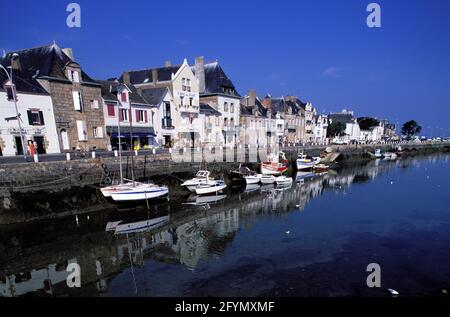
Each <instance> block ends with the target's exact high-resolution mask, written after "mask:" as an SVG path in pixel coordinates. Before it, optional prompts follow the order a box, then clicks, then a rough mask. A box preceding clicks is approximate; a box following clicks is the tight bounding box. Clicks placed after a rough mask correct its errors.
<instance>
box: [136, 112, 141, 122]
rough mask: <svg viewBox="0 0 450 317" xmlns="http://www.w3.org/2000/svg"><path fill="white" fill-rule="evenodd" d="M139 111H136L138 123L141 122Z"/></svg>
mask: <svg viewBox="0 0 450 317" xmlns="http://www.w3.org/2000/svg"><path fill="white" fill-rule="evenodd" d="M139 114H140V113H139V110H136V122H141V118H140V115H139Z"/></svg>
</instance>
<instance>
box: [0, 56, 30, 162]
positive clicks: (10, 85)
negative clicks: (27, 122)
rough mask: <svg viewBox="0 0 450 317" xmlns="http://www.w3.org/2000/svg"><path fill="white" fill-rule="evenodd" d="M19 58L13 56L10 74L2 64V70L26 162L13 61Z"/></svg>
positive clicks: (0, 66)
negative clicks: (6, 78)
mask: <svg viewBox="0 0 450 317" xmlns="http://www.w3.org/2000/svg"><path fill="white" fill-rule="evenodd" d="M18 58H19V54H17V53H13V54H12V56H11V66H9V67H8V68H9V69H10V73H8V70H7V69H6V68H5V67H4V66H3V65H1V64H0V68H1V69H3V70H4V71H5V73H6V76H7V77H8V81H7V82H6V84H5V85H4V89H5V91H6V96H7V99H8V101H14V107H15V108H16V118H17V122H18V124H19V134H20V140H21V142H22V152H23V158H24V159H25V161H26V160H27V151H26V148H25V141H24V139H23V133H22V125H21V124H20V115H19V110H18V109H17V91H16V85H14V82H13V66H12V64H13V61H15V60H16V59H18Z"/></svg>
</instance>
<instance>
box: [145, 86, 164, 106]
mask: <svg viewBox="0 0 450 317" xmlns="http://www.w3.org/2000/svg"><path fill="white" fill-rule="evenodd" d="M166 93H167V87H162V88H148V89H143V90H142V91H141V95H142V97H144V99H145V100H147V101H148V102H149V103H150V104H151V105H154V106H156V105H159V104H160V103H161V102H162V101H163V99H164V97H165V96H166Z"/></svg>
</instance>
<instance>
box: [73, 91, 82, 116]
mask: <svg viewBox="0 0 450 317" xmlns="http://www.w3.org/2000/svg"><path fill="white" fill-rule="evenodd" d="M72 94H73V105H74V108H75V110H77V111H80V112H83V95H82V94H81V92H80V91H72Z"/></svg>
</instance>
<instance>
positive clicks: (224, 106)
mask: <svg viewBox="0 0 450 317" xmlns="http://www.w3.org/2000/svg"><path fill="white" fill-rule="evenodd" d="M223 111H225V112H228V102H225V103H224V104H223Z"/></svg>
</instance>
